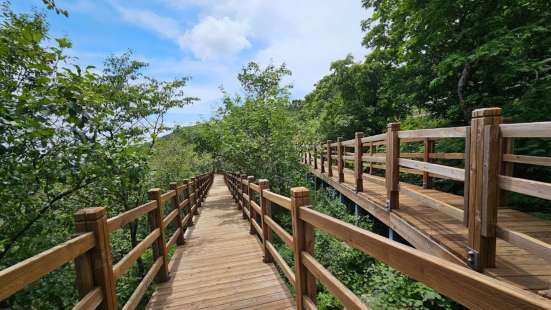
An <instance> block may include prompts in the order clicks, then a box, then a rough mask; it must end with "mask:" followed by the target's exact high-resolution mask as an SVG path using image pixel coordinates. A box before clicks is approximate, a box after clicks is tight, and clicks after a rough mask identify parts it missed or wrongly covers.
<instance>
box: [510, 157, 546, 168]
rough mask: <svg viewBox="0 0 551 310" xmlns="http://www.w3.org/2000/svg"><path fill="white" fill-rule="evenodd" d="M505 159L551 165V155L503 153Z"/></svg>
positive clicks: (513, 161) (511, 161)
mask: <svg viewBox="0 0 551 310" xmlns="http://www.w3.org/2000/svg"><path fill="white" fill-rule="evenodd" d="M503 161H505V162H510V163H519V164H529V165H538V166H547V167H551V158H549V157H539V156H526V155H515V154H503Z"/></svg>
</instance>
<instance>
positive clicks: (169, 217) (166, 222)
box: [163, 209, 181, 228]
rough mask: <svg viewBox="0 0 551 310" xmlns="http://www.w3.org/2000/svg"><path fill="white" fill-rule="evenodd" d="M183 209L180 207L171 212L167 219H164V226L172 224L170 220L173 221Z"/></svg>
mask: <svg viewBox="0 0 551 310" xmlns="http://www.w3.org/2000/svg"><path fill="white" fill-rule="evenodd" d="M180 211H181V210H180V209H174V210H172V212H170V213H169V214H168V215H167V216H166V217H165V219H164V220H163V226H164V227H165V228H166V227H167V226H168V224H170V222H172V220H173V219H174V218H175V217H176V215H178V213H179V212H180Z"/></svg>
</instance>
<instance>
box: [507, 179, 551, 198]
mask: <svg viewBox="0 0 551 310" xmlns="http://www.w3.org/2000/svg"><path fill="white" fill-rule="evenodd" d="M497 178H498V185H499V188H501V189H504V190H508V191H512V192H516V193H519V194H525V195H529V196H533V197H538V198H543V199H547V200H551V184H549V183H544V182H538V181H532V180H526V179H520V178H513V177H508V176H503V175H499V176H498V177H497Z"/></svg>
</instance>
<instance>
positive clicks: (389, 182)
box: [386, 123, 400, 212]
mask: <svg viewBox="0 0 551 310" xmlns="http://www.w3.org/2000/svg"><path fill="white" fill-rule="evenodd" d="M398 131H400V123H390V124H388V131H387V140H386V197H387V198H386V199H387V201H386V205H387V206H386V207H387V210H388V211H389V212H390V211H392V210H395V209H398V208H399V206H400V193H399V191H398V183H399V182H400V167H399V165H398V159H399V158H400V139H399V138H398Z"/></svg>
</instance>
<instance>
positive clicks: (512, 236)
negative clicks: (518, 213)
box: [496, 223, 551, 262]
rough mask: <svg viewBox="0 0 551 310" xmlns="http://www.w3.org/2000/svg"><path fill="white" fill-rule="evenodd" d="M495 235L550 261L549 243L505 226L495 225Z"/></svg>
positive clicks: (550, 247)
mask: <svg viewBox="0 0 551 310" xmlns="http://www.w3.org/2000/svg"><path fill="white" fill-rule="evenodd" d="M496 235H497V237H498V238H500V239H503V240H505V241H507V242H509V243H510V244H512V245H514V246H517V247H519V248H521V249H523V250H525V251H527V252H529V253H532V254H534V255H536V256H538V257H540V258H543V259H544V260H546V261H548V262H551V244H549V243H547V242H543V241H540V240H538V239H536V238H532V237H530V236H528V235H526V234H523V233H521V232H518V231H514V230H512V229H509V228H507V227H500V225H499V223H498V225H497V227H496Z"/></svg>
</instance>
